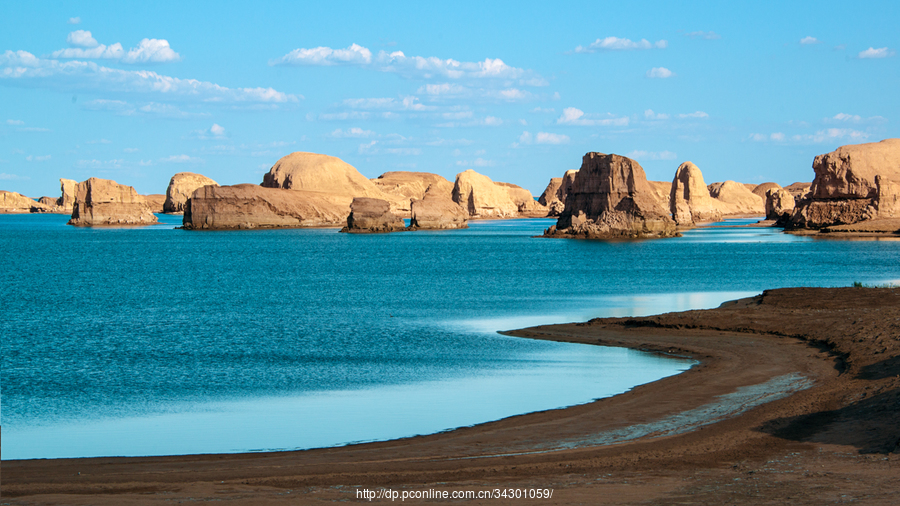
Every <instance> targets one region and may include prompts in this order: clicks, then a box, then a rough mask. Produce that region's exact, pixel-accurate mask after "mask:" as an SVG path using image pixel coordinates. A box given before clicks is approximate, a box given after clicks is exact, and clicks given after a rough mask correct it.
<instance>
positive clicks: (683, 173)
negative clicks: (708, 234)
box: [669, 162, 722, 226]
mask: <svg viewBox="0 0 900 506" xmlns="http://www.w3.org/2000/svg"><path fill="white" fill-rule="evenodd" d="M669 210H670V211H671V212H672V218H673V219H674V220H675V223H677V224H678V225H679V226H692V225H693V224H694V223H696V222H700V221H718V220H720V219H722V208H721V205H720V204H719V203H718V202H717V201H716V200H714V199H713V198H712V196H711V195H710V194H709V188H707V186H706V183H705V182H704V181H703V173H701V172H700V169H699V168H697V166H696V165H694V164H693V163H692V162H684V163H682V164H681V165H680V166H679V167H678V170H676V171H675V179H674V180H673V181H672V190H671V193H670V194H669Z"/></svg>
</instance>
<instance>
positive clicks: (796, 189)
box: [784, 182, 812, 200]
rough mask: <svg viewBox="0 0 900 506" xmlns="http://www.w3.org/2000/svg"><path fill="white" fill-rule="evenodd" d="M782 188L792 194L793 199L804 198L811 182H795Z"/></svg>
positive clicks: (808, 191) (810, 187) (808, 192)
mask: <svg viewBox="0 0 900 506" xmlns="http://www.w3.org/2000/svg"><path fill="white" fill-rule="evenodd" d="M784 189H785V190H786V191H787V192H788V193H790V194H791V195H793V196H794V200H800V199H802V198H806V197H807V196H808V195H809V194H810V190H812V183H802V182H796V183H791V184H789V185H787V186H785V187H784Z"/></svg>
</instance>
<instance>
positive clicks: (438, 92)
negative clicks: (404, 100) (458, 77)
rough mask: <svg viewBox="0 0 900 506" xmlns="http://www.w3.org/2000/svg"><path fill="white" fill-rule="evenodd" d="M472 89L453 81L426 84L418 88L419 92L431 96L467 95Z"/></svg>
mask: <svg viewBox="0 0 900 506" xmlns="http://www.w3.org/2000/svg"><path fill="white" fill-rule="evenodd" d="M471 91H472V90H470V89H469V88H466V87H465V86H460V85H458V84H454V83H441V84H426V85H424V86H422V87H420V88H419V91H418V92H419V93H423V94H426V95H431V96H444V95H467V94H469V93H471Z"/></svg>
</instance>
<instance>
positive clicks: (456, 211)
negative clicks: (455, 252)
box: [409, 189, 469, 230]
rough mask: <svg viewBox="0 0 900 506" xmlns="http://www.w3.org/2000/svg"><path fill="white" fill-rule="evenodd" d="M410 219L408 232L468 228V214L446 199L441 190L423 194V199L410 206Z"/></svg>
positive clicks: (413, 202) (414, 201)
mask: <svg viewBox="0 0 900 506" xmlns="http://www.w3.org/2000/svg"><path fill="white" fill-rule="evenodd" d="M410 206H411V210H412V217H411V218H410V220H409V230H442V229H453V228H468V227H469V225H468V220H469V213H467V212H466V210H465V209H463V208H462V207H461V206H460V205H459V204H457V203H456V202H453V200H452V199H450V198H449V197H447V196H446V195H445V194H444V192H443V190H439V191H432V190H430V189H429V190H428V191H427V192H425V195H424V197H423V198H421V199H418V200H413V201H412V202H411V204H410Z"/></svg>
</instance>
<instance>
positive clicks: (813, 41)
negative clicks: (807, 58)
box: [800, 35, 820, 46]
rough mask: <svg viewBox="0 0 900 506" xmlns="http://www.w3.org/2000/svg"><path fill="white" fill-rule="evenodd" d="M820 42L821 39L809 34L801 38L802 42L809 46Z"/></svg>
mask: <svg viewBox="0 0 900 506" xmlns="http://www.w3.org/2000/svg"><path fill="white" fill-rule="evenodd" d="M819 43H820V41H819V39H817V38H815V37H813V36H811V35H807V36H806V37H803V38H802V39H800V44H803V45H804V46H808V45H810V44H819Z"/></svg>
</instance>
